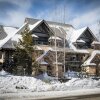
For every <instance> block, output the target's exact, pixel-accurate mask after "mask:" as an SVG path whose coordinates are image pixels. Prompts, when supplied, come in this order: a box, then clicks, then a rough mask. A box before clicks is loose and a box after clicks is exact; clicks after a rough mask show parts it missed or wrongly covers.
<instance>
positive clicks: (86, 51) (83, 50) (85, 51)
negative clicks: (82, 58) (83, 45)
mask: <svg viewBox="0 0 100 100" xmlns="http://www.w3.org/2000/svg"><path fill="white" fill-rule="evenodd" d="M74 52H77V53H87V54H88V53H89V52H88V50H86V49H75V50H74Z"/></svg>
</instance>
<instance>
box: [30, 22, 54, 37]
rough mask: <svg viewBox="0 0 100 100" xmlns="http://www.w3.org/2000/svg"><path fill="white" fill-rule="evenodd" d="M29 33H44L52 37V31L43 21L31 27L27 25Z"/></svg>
mask: <svg viewBox="0 0 100 100" xmlns="http://www.w3.org/2000/svg"><path fill="white" fill-rule="evenodd" d="M29 28H30V31H31V32H33V33H46V34H48V35H53V33H54V32H53V30H52V29H51V28H50V27H49V25H48V24H47V23H46V21H44V20H40V21H38V22H36V23H35V24H33V25H30V24H29Z"/></svg>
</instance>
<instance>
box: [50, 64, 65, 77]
mask: <svg viewBox="0 0 100 100" xmlns="http://www.w3.org/2000/svg"><path fill="white" fill-rule="evenodd" d="M51 73H52V75H53V76H56V66H53V68H52V72H51ZM58 77H59V78H60V77H63V68H62V65H58Z"/></svg>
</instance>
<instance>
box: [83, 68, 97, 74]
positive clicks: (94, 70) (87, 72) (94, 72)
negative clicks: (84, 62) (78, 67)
mask: <svg viewBox="0 0 100 100" xmlns="http://www.w3.org/2000/svg"><path fill="white" fill-rule="evenodd" d="M83 71H84V72H85V73H86V74H88V75H96V66H86V67H83Z"/></svg>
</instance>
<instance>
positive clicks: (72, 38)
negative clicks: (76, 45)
mask: <svg viewBox="0 0 100 100" xmlns="http://www.w3.org/2000/svg"><path fill="white" fill-rule="evenodd" d="M86 29H87V27H84V28H81V29H78V30H73V33H70V34H71V35H70V41H71V42H72V43H73V42H76V40H77V39H78V38H79V37H80V35H81V34H82V33H83V32H84V31H85V30H86Z"/></svg>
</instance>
